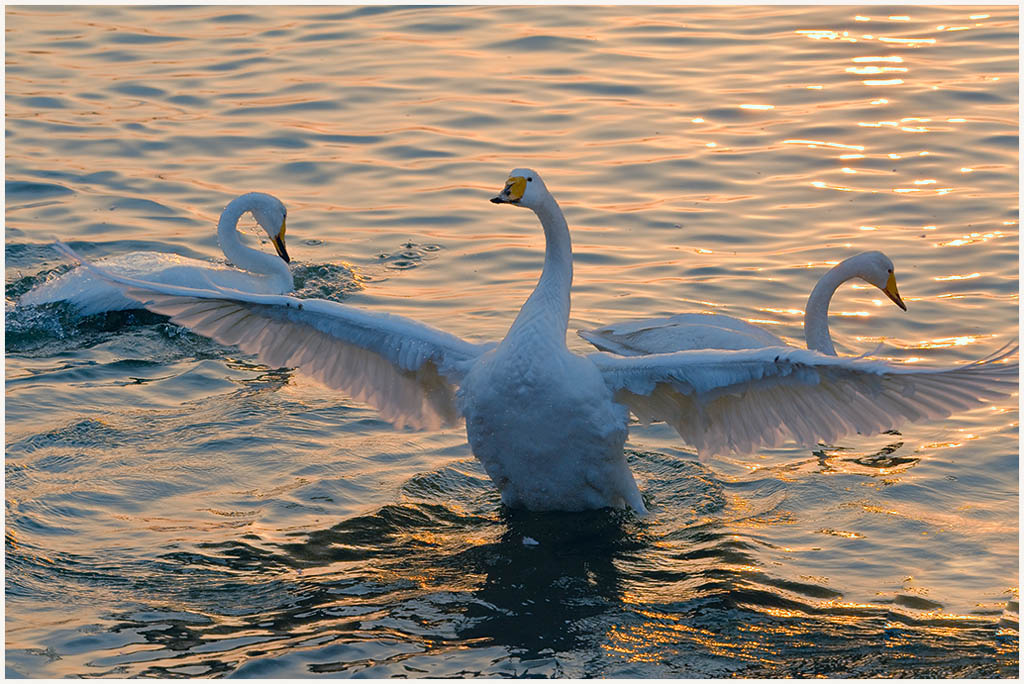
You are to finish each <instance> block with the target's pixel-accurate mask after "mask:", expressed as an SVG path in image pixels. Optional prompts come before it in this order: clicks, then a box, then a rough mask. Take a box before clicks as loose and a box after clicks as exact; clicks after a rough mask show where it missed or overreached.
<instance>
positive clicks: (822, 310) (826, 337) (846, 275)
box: [804, 261, 856, 356]
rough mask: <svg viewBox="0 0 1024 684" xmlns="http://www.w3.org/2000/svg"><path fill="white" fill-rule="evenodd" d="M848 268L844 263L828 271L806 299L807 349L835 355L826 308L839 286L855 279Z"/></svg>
mask: <svg viewBox="0 0 1024 684" xmlns="http://www.w3.org/2000/svg"><path fill="white" fill-rule="evenodd" d="M849 266H850V265H849V264H848V262H846V261H844V262H842V263H841V264H839V265H838V266H835V267H833V268H832V269H830V270H829V271H828V272H827V273H825V275H823V276H821V279H820V280H819V281H818V284H817V285H815V286H814V289H813V290H811V296H810V297H808V298H807V306H806V307H804V339H805V340H806V341H807V348H808V349H813V350H815V351H819V352H821V353H822V354H828V355H829V356H835V355H836V348H835V346H834V345H833V344H832V335H831V334H830V333H829V329H828V307H829V304H831V303H832V295H834V294H835V293H836V290H837V289H838V288H839V286H840V285H842V284H843V283H845V282H846V281H847V280H850V279H851V278H855V277H856V274H855V273H850V272H849V271H850V268H849Z"/></svg>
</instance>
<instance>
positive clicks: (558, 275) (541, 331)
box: [509, 196, 572, 347]
mask: <svg viewBox="0 0 1024 684" xmlns="http://www.w3.org/2000/svg"><path fill="white" fill-rule="evenodd" d="M534 212H535V213H536V214H537V218H539V219H540V223H541V225H542V226H543V227H544V243H545V247H544V269H543V270H542V271H541V274H540V279H539V280H538V281H537V286H536V287H535V288H534V289H533V292H532V293H531V294H530V297H529V298H528V299H527V300H526V303H525V304H523V308H522V309H520V310H519V315H518V316H517V317H516V320H515V322H514V323H513V324H512V328H511V329H510V330H509V336H514V333H517V332H522V331H523V330H524V329H529V330H530V337H532V338H534V339H543V340H548V341H553V342H555V343H556V344H558V345H560V346H561V347H565V335H566V332H567V330H568V328H569V306H570V301H569V292H570V289H571V287H572V241H571V239H570V237H569V226H568V224H567V223H566V221H565V216H564V215H563V214H562V210H561V208H560V207H559V206H558V202H556V201H555V198H554V197H551V196H548V197H547V198H546V199H545V201H544V203H543V204H541V205H540V206H538V207H537V208H536V209H534ZM517 339H518V338H517Z"/></svg>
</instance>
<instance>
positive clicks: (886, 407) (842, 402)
mask: <svg viewBox="0 0 1024 684" xmlns="http://www.w3.org/2000/svg"><path fill="white" fill-rule="evenodd" d="M1016 353H1017V347H1016V346H1013V347H1011V346H1010V345H1007V347H1004V348H1003V349H1001V350H999V351H998V352H996V353H995V354H993V355H991V356H990V357H988V358H986V359H982V360H980V361H976V362H974V363H970V364H966V365H963V366H953V367H947V368H929V367H924V366H920V365H917V364H895V363H888V362H885V361H880V360H874V359H863V358H839V357H834V356H826V355H824V354H820V353H818V352H814V351H807V350H803V349H795V348H791V347H789V348H764V349H751V350H738V351H726V350H696V351H681V352H675V353H669V354H651V355H647V356H632V357H623V356H617V355H614V354H608V353H604V352H598V353H594V354H590V355H589V357H588V358H590V359H591V360H593V361H594V363H595V364H596V365H597V366H598V368H599V369H600V370H601V372H602V374H603V376H604V378H605V382H606V383H607V384H608V386H609V387H610V388H611V389H612V390H613V391H614V392H615V393H616V394H615V396H616V399H617V400H618V401H620V402H621V403H623V404H625V405H626V406H627V407H629V409H630V410H631V411H633V413H634V414H635V415H636V416H637V417H638V418H639V419H640V420H641V421H643V422H653V421H664V422H666V423H669V424H670V425H672V426H673V427H674V428H675V429H676V431H677V432H679V434H680V436H681V437H682V438H683V439H685V440H686V441H687V442H689V443H690V444H692V445H693V446H694V447H696V448H697V450H698V451H699V452H701V453H702V454H713V453H723V452H727V451H734V452H740V453H747V452H750V451H754V450H756V449H759V448H763V447H772V446H777V445H779V444H781V443H782V442H784V441H786V440H793V441H795V442H797V443H799V444H804V445H807V444H814V443H816V442H818V441H825V442H835V441H836V440H837V439H839V438H841V437H843V436H844V435H848V434H851V433H853V432H860V433H876V432H882V431H885V430H890V429H893V428H896V427H898V426H899V425H901V424H902V423H904V422H906V421H908V420H909V421H917V420H926V419H937V418H943V417H945V416H948V415H950V414H951V413H953V412H954V411H960V410H965V409H968V408H972V407H975V406H978V405H979V404H981V403H983V402H985V401H989V400H992V399H996V398H998V397H1002V396H1006V395H1009V394H1011V393H1012V392H1014V391H1016V389H1017V378H1018V374H1019V363H1018V361H1017V360H1016V359H1013V360H1011V359H1010V358H1009V357H1011V356H1013V355H1015V354H1016Z"/></svg>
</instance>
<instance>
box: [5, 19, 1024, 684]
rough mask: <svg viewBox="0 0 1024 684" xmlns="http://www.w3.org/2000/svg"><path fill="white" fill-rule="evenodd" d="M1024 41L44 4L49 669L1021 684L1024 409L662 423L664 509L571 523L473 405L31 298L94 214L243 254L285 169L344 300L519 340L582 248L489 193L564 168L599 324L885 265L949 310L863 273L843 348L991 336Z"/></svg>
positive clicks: (995, 329)
mask: <svg viewBox="0 0 1024 684" xmlns="http://www.w3.org/2000/svg"><path fill="white" fill-rule="evenodd" d="M1017 30H1018V27H1017V16H1016V8H1014V7H1002V8H982V7H966V8H953V7H946V8H937V9H932V8H926V7H894V8H885V7H877V6H876V7H865V8H861V9H856V8H843V7H824V8H808V7H765V8H751V7H734V8H727V7H717V8H699V7H692V8H680V9H673V8H640V7H610V8H594V7H591V8H565V7H553V8H543V7H514V8H513V7H449V8H441V9H428V8H414V9H409V8H388V7H377V8H358V7H334V8H331V7H306V8H289V9H277V8H271V7H253V8H244V7H231V8H225V7H188V8H166V7H165V8H149V9H139V8H131V7H106V8H76V9H67V8H63V9H61V8H46V7H8V8H7V55H6V59H7V69H6V78H7V93H6V107H7V121H6V135H7V138H6V142H7V147H6V150H7V157H6V160H7V177H6V181H7V187H6V190H7V195H6V197H7V200H6V234H5V238H6V282H7V300H8V309H7V319H6V326H5V328H6V362H7V371H6V381H7V404H6V420H7V423H6V533H7V543H6V598H7V603H6V606H7V611H6V613H7V615H6V617H7V623H6V639H7V653H6V656H7V665H8V674H9V675H16V674H21V675H28V676H36V677H39V676H48V677H59V676H102V675H115V676H134V675H167V676H170V675H224V674H238V675H250V676H308V675H353V674H357V673H358V674H361V675H368V676H381V677H383V676H393V675H399V676H458V675H478V674H479V675H488V676H504V675H524V674H539V675H566V676H642V677H648V676H752V675H764V676H806V675H814V674H824V675H833V676H846V675H854V676H856V675H861V676H872V675H885V676H892V675H896V676H947V675H960V676H969V675H977V676H1005V677H1012V676H1016V675H1017V673H1018V657H1017V649H1018V632H1017V629H1018V627H1017V623H1018V618H1017V586H1018V578H1017V559H1018V545H1017V534H1018V533H1017V514H1018V503H1017V497H1018V491H1017V482H1018V466H1017V422H1016V421H1017V413H1016V404H1017V399H1016V397H1013V398H1008V399H1006V400H1003V401H1000V402H997V403H995V404H993V405H986V406H984V407H981V408H978V409H976V410H974V411H971V412H968V413H964V414H961V415H956V416H953V417H951V418H949V419H947V420H943V421H938V422H934V423H926V424H919V425H913V426H907V427H906V428H905V429H903V430H901V431H900V432H899V433H894V434H885V435H865V436H862V437H857V438H852V439H849V440H847V441H844V442H843V443H842V444H838V445H829V446H823V447H822V448H821V449H819V450H808V449H796V448H780V449H774V450H770V451H765V452H763V453H757V454H753V455H744V456H733V457H728V458H713V459H709V460H707V461H704V462H701V461H698V460H697V459H696V456H695V454H694V453H693V451H692V450H690V449H689V448H688V447H687V446H686V445H684V444H682V443H681V442H680V441H679V440H678V438H677V437H676V436H675V433H674V432H672V431H671V430H670V429H668V428H666V427H664V426H653V427H649V428H641V427H637V429H635V430H634V431H633V433H632V436H631V440H630V443H629V459H630V462H631V464H632V466H633V468H634V471H635V473H636V476H637V479H638V482H639V483H640V487H641V489H642V491H643V493H644V496H645V498H646V499H647V500H648V501H649V502H650V504H651V507H652V515H651V516H650V517H649V518H647V519H643V520H638V519H636V518H634V517H632V516H630V515H625V514H616V513H609V512H596V513H588V514H574V515H544V516H538V515H527V514H522V513H514V512H509V511H506V510H504V509H503V508H502V507H501V505H500V502H499V499H498V496H497V494H496V492H495V491H494V489H493V488H492V486H491V485H490V483H489V481H488V480H487V478H486V476H485V474H484V473H483V471H482V469H481V467H480V466H479V465H478V464H477V463H476V461H474V459H473V457H472V455H471V454H470V451H469V448H468V446H467V445H466V442H465V435H464V432H463V431H462V430H458V429H455V430H449V431H444V432H425V433H416V432H409V431H397V430H394V429H393V428H392V427H391V426H389V425H388V424H387V423H385V422H383V421H382V420H380V419H379V417H378V416H377V414H376V413H375V412H374V411H373V410H372V409H369V408H367V407H364V406H362V405H359V404H356V403H354V402H353V401H351V400H349V399H348V398H346V397H345V396H341V395H339V394H337V393H333V392H329V391H327V390H325V389H323V388H322V387H320V386H318V385H316V384H314V383H312V382H311V381H309V380H307V379H305V378H303V377H302V376H301V375H298V374H296V373H294V372H292V371H289V370H278V369H269V368H266V367H263V366H260V365H258V364H256V363H255V361H254V359H253V358H251V357H249V356H246V355H244V354H241V353H240V352H238V351H237V350H234V349H231V348H226V347H222V346H220V345H217V344H214V343H212V342H210V341H207V340H204V339H202V338H199V337H197V336H194V335H192V334H190V333H188V332H187V331H184V330H182V329H180V328H178V327H176V326H173V325H170V324H169V323H168V322H167V321H166V319H163V318H161V317H158V316H154V315H151V314H147V313H141V312H132V313H122V314H116V315H109V316H98V317H93V318H89V319H86V320H81V321H80V320H77V319H76V317H75V316H74V315H73V313H72V312H70V311H68V310H67V309H65V308H63V307H61V306H59V305H58V306H49V307H43V308H40V309H36V310H27V309H21V308H14V302H15V301H16V299H17V297H18V296H19V295H20V294H22V293H23V292H25V291H27V290H28V289H29V288H30V287H31V286H33V285H35V284H37V283H40V282H42V281H43V280H45V279H46V278H47V277H51V276H52V275H53V274H55V273H59V272H63V271H64V270H66V269H67V268H69V265H68V264H66V263H65V262H64V261H63V260H62V259H61V258H59V257H58V255H57V254H56V253H55V252H53V251H52V250H51V249H50V248H49V247H48V244H49V243H50V242H51V241H52V240H53V239H54V238H56V237H60V238H63V239H65V240H67V241H69V242H70V244H72V245H73V246H74V247H75V248H76V249H78V250H80V251H81V253H83V254H84V255H86V256H88V257H92V258H97V257H101V256H105V255H115V254H123V253H127V252H131V251H135V250H140V249H152V250H158V251H167V252H177V253H180V254H185V255H188V256H193V257H198V258H206V259H211V260H213V259H217V258H219V256H220V252H219V250H218V248H217V244H216V238H215V235H214V231H213V227H214V224H215V222H216V219H217V216H218V214H219V212H220V209H221V208H222V207H223V206H224V205H225V204H226V203H227V202H228V200H230V199H231V198H232V197H233V196H235V195H237V194H240V193H242V192H245V191H249V190H263V191H268V192H272V193H274V194H275V195H277V196H278V197H280V198H281V199H282V200H283V201H284V202H285V203H286V204H287V206H288V208H289V218H288V227H289V233H288V238H289V241H290V243H289V249H290V251H291V253H292V256H293V270H294V272H295V275H296V279H297V281H298V286H299V287H298V292H299V294H300V295H301V296H318V297H327V298H331V299H336V300H343V301H345V302H347V303H350V304H354V305H357V306H362V307H366V308H369V309H373V310H380V311H391V312H396V313H401V314H405V315H409V316H413V317H415V318H417V319H420V320H423V321H426V322H429V323H431V324H434V325H436V326H439V327H442V328H444V329H446V330H449V331H451V332H453V333H456V334H458V335H461V336H463V337H465V338H467V339H472V340H487V339H496V338H498V337H500V336H501V335H503V334H504V331H505V329H506V328H507V326H508V324H509V323H510V321H511V320H512V317H513V316H514V314H515V312H516V310H517V309H518V307H519V306H520V304H521V303H522V301H523V300H524V299H525V297H526V295H527V294H528V293H529V291H530V289H531V288H532V286H533V283H534V282H535V280H536V276H537V273H538V271H539V267H540V262H541V258H542V248H543V244H542V234H541V231H540V228H539V226H538V224H537V221H536V219H535V217H534V216H533V215H532V214H531V213H530V212H527V211H523V210H519V209H514V208H509V207H496V206H494V205H492V204H489V203H488V202H487V201H486V200H487V199H488V198H489V197H491V196H493V194H494V193H495V192H496V191H497V190H499V189H500V188H501V186H502V184H503V182H504V180H505V177H506V174H507V172H508V170H510V169H511V168H513V167H516V166H531V167H534V168H536V169H538V170H539V171H540V172H541V173H543V174H544V177H545V180H546V181H547V184H548V186H549V187H550V188H551V189H552V191H553V193H554V194H555V196H556V197H557V198H558V200H559V201H560V202H561V204H562V207H563V209H564V210H565V212H566V215H567V217H568V220H569V224H570V226H571V228H572V231H573V237H574V241H575V242H574V248H575V267H576V278H575V283H574V288H573V306H574V308H573V318H572V321H571V327H572V328H573V329H575V328H577V327H588V326H591V325H593V324H596V323H599V322H605V321H611V320H621V319H625V318H630V317H637V316H652V315H666V314H671V313H676V312H681V311H702V310H703V311H712V310H713V311H722V312H726V313H729V314H732V315H736V316H740V317H743V318H745V319H747V320H752V321H757V322H759V323H762V324H764V325H766V326H768V327H769V328H770V329H771V330H772V331H774V332H777V333H779V334H781V335H783V336H785V337H786V338H787V339H790V340H793V341H794V342H795V343H798V344H799V343H800V341H801V318H802V308H803V304H804V300H805V298H806V296H807V293H808V292H809V291H810V289H811V287H812V285H813V284H814V282H815V281H816V279H817V278H818V277H819V276H820V275H821V274H822V273H823V272H824V271H825V270H826V268H827V267H828V266H829V265H830V264H831V263H834V262H836V261H838V260H840V259H843V258H845V257H847V256H850V255H852V254H855V253H857V252H859V251H864V250H868V249H881V250H883V251H885V252H886V253H887V254H888V255H889V256H891V257H892V259H893V260H894V261H895V263H896V268H897V276H898V279H899V283H900V289H901V292H902V293H903V295H904V298H905V299H906V301H907V303H908V305H909V311H908V312H907V313H903V312H901V311H899V310H897V309H896V308H895V307H894V306H892V304H891V303H889V302H888V301H887V300H885V299H884V297H882V296H881V293H879V292H878V291H876V290H873V289H870V288H869V287H868V286H867V285H860V286H851V285H847V286H846V287H844V288H843V289H842V290H840V292H839V293H838V295H837V297H836V299H835V300H834V302H833V306H832V311H833V321H832V327H833V334H834V337H835V339H836V341H837V346H838V347H839V350H840V353H842V354H859V353H863V352H867V351H871V350H873V349H875V348H876V347H877V346H878V345H879V344H880V343H881V344H882V345H883V346H882V347H881V349H880V350H879V351H878V352H877V353H878V355H880V356H882V357H885V358H891V359H898V360H905V361H911V362H919V363H933V364H956V363H961V362H964V361H967V360H970V359H976V358H980V357H982V356H984V355H986V354H987V353H988V352H990V351H993V350H995V349H996V348H998V347H999V346H1001V345H1002V344H1003V343H1004V342H1006V341H1008V340H1010V339H1013V338H1015V337H1016V335H1017V305H1018V298H1017V292H1018V281H1017V263H1018V258H1017V187H1018V181H1017V149H1018V148H1017V133H1016V131H1017V116H1018V115H1017V106H1018V105H1017V78H1016V75H1017ZM254 235H255V234H254ZM252 241H253V242H256V238H255V237H253V238H252ZM569 344H570V347H571V348H573V349H575V350H579V351H583V350H585V349H586V344H585V343H583V342H582V341H581V340H578V339H576V338H575V337H572V339H570V340H569ZM531 540H535V541H536V542H538V543H537V544H533V543H532V542H531ZM524 542H525V543H524Z"/></svg>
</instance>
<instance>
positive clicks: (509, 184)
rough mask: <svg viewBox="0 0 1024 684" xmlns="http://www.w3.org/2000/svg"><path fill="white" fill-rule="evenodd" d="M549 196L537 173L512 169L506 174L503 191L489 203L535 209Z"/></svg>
mask: <svg viewBox="0 0 1024 684" xmlns="http://www.w3.org/2000/svg"><path fill="white" fill-rule="evenodd" d="M550 196H551V194H550V193H549V192H548V189H547V186H545V185H544V181H543V180H541V177H540V174H539V173H537V172H536V171H534V170H533V169H513V170H512V171H511V172H510V173H509V174H508V180H506V181H505V187H504V189H502V191H501V192H499V193H498V196H497V197H492V198H491V201H492V202H494V203H495V204H515V205H518V206H520V207H527V208H528V209H536V208H537V207H539V206H540V205H541V204H542V203H543V202H544V200H545V199H547V198H548V197H550Z"/></svg>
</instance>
